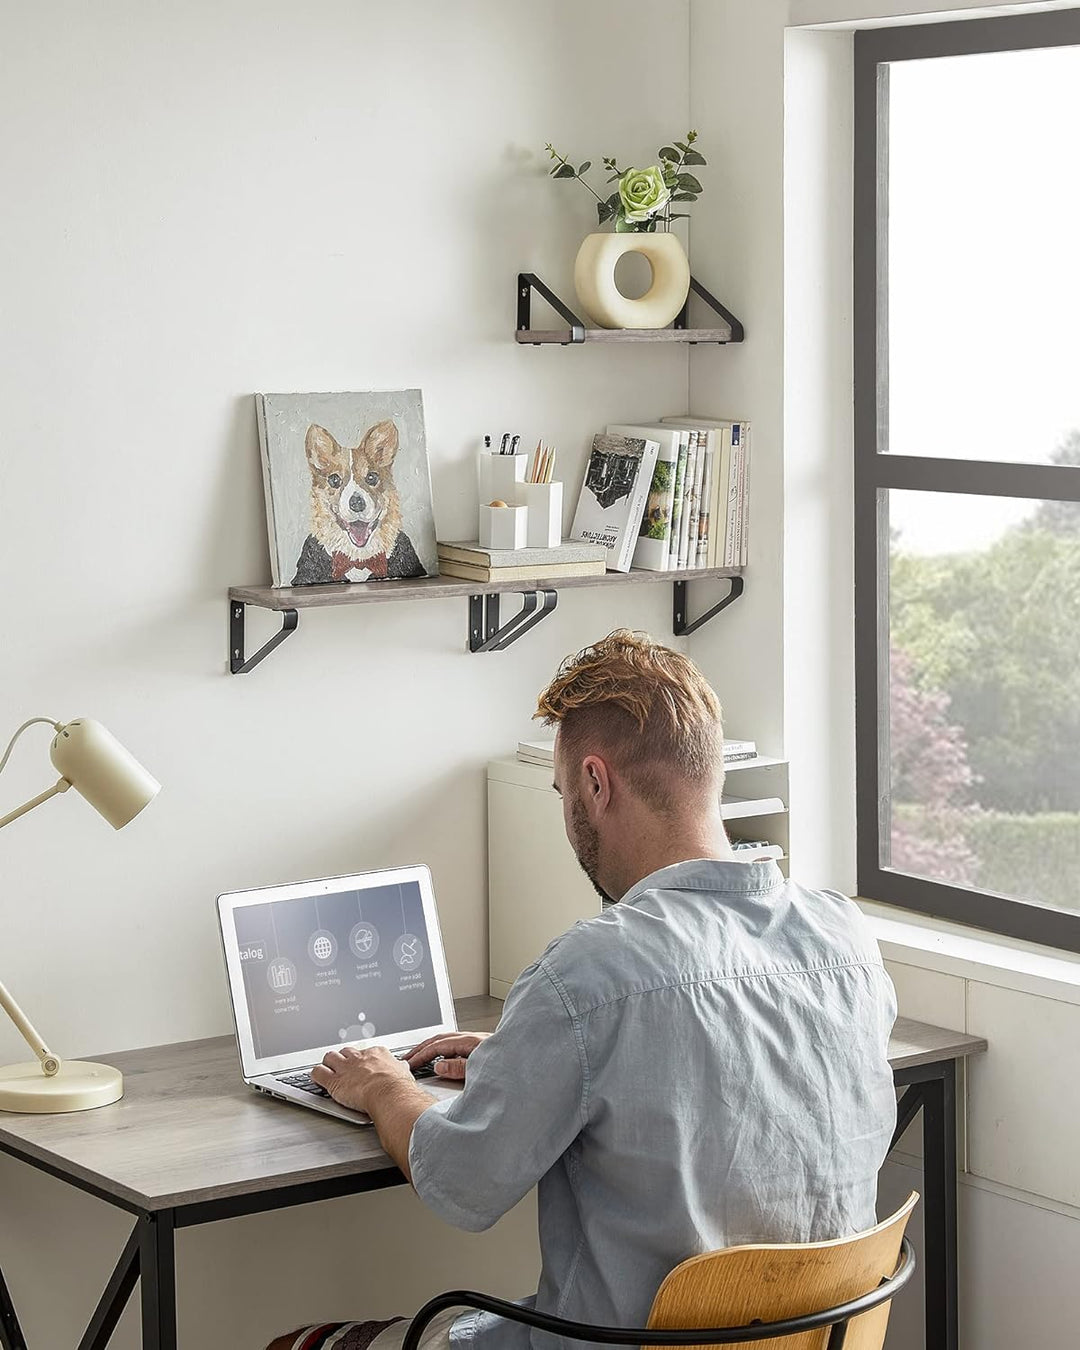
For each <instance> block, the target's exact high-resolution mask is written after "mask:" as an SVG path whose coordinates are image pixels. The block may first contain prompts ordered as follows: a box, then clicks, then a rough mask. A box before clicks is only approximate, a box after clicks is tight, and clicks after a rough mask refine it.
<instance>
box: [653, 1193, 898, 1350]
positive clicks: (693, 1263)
mask: <svg viewBox="0 0 1080 1350" xmlns="http://www.w3.org/2000/svg"><path fill="white" fill-rule="evenodd" d="M918 1199H919V1197H918V1195H917V1194H916V1192H914V1191H912V1193H911V1195H910V1196H908V1199H907V1201H906V1203H905V1204H904V1205H903V1206H902V1207H901V1208H900V1209H898V1210H897V1211H896V1213H895V1214H894V1215H893V1216H892V1218H890V1219H886V1220H885V1222H884V1223H879V1224H878V1225H877V1227H876V1228H870V1229H868V1230H867V1231H866V1232H865V1233H856V1234H855V1235H854V1236H852V1237H847V1238H838V1239H836V1240H835V1241H833V1242H805V1243H790V1244H787V1245H764V1244H762V1245H753V1246H746V1247H727V1248H725V1249H724V1250H723V1251H719V1252H705V1253H704V1254H703V1255H701V1256H692V1257H690V1259H689V1260H688V1261H684V1262H683V1263H682V1264H681V1265H679V1266H676V1267H675V1269H674V1270H673V1271H672V1272H671V1274H670V1275H669V1276H668V1277H667V1279H665V1281H664V1283H663V1284H662V1285H661V1286H660V1288H659V1289H658V1290H657V1292H656V1297H655V1298H654V1299H653V1305H652V1311H651V1312H650V1313H649V1323H648V1324H649V1326H650V1327H657V1328H659V1327H665V1328H676V1327H742V1326H747V1325H749V1324H750V1323H751V1322H753V1321H759V1322H778V1321H780V1320H781V1319H782V1318H786V1317H800V1316H803V1315H804V1314H807V1313H815V1312H822V1311H823V1310H824V1309H826V1308H832V1307H835V1306H837V1305H838V1304H841V1303H846V1302H847V1301H848V1300H849V1299H853V1298H858V1297H860V1295H862V1294H867V1293H869V1292H870V1291H871V1290H873V1289H876V1288H877V1286H878V1285H879V1284H880V1283H881V1281H882V1280H883V1279H885V1278H887V1277H888V1276H890V1275H892V1273H893V1271H894V1270H895V1269H896V1265H897V1262H898V1260H899V1258H900V1243H901V1241H902V1240H903V1237H904V1229H905V1228H906V1227H907V1222H908V1218H909V1217H910V1215H911V1211H912V1209H914V1207H915V1204H916V1202H917V1201H918ZM888 1322H889V1304H888V1303H886V1304H884V1305H883V1306H882V1307H880V1308H875V1309H873V1310H872V1311H871V1312H868V1313H863V1314H862V1316H861V1317H855V1318H853V1319H852V1321H851V1323H850V1324H849V1326H848V1333H847V1339H846V1340H845V1341H844V1350H881V1347H882V1344H883V1343H884V1340H885V1329H886V1327H887V1326H888ZM828 1341H829V1330H828V1328H825V1329H823V1330H819V1331H808V1332H805V1333H802V1334H800V1335H797V1336H785V1337H784V1338H783V1339H777V1338H776V1337H770V1339H769V1340H766V1341H755V1342H753V1350H825V1347H826V1346H827V1345H828ZM713 1350H717V1347H713Z"/></svg>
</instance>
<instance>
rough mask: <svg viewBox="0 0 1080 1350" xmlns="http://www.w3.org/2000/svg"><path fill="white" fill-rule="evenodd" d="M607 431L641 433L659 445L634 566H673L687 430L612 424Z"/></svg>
mask: <svg viewBox="0 0 1080 1350" xmlns="http://www.w3.org/2000/svg"><path fill="white" fill-rule="evenodd" d="M607 431H608V435H609V436H631V437H633V436H640V437H643V438H645V439H646V440H653V441H656V442H657V444H658V445H659V447H660V449H659V450H658V452H657V456H656V466H655V468H654V469H653V476H652V484H651V485H650V487H649V495H648V497H647V498H646V501H645V510H644V511H643V512H642V516H641V526H640V528H639V529H638V541H637V547H636V548H635V549H634V557H633V561H632V564H631V565H632V566H633V567H637V568H641V569H642V570H644V571H647V572H666V571H667V570H668V568H669V567H670V566H671V530H672V524H673V520H674V512H673V505H674V499H675V475H676V473H677V470H678V463H679V447H680V444H681V443H682V440H683V435H684V433H683V432H681V431H680V430H679V429H678V427H661V426H655V427H652V426H609V427H608V429H607Z"/></svg>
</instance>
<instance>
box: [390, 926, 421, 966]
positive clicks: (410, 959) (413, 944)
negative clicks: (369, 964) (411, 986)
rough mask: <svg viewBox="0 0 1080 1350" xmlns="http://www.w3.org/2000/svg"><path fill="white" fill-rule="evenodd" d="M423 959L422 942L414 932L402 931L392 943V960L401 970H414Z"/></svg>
mask: <svg viewBox="0 0 1080 1350" xmlns="http://www.w3.org/2000/svg"><path fill="white" fill-rule="evenodd" d="M423 959H424V944H423V943H422V942H421V941H420V939H419V938H418V937H417V936H416V934H415V933H402V935H401V937H399V938H398V940H397V941H396V942H395V943H394V960H395V961H396V962H397V964H398V965H399V966H400V967H401V969H402V970H406V971H408V970H416V969H417V967H418V966H419V965H420V963H421V962H422V961H423Z"/></svg>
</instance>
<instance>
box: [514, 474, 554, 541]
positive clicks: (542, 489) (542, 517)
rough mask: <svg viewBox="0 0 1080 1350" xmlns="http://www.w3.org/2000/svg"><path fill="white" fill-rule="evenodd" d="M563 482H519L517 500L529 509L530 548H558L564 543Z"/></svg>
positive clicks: (527, 538)
mask: <svg viewBox="0 0 1080 1350" xmlns="http://www.w3.org/2000/svg"><path fill="white" fill-rule="evenodd" d="M562 489H563V485H562V484H561V483H519V484H518V485H517V498H516V500H517V502H518V504H519V505H520V506H526V507H528V509H529V519H528V523H527V525H526V528H525V538H526V541H527V547H528V548H558V546H559V545H560V544H561V543H562Z"/></svg>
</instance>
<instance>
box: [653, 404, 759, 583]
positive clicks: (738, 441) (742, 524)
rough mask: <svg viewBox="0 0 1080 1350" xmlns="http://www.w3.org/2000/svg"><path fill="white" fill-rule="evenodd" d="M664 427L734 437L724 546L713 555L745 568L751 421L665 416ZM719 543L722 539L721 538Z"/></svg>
mask: <svg viewBox="0 0 1080 1350" xmlns="http://www.w3.org/2000/svg"><path fill="white" fill-rule="evenodd" d="M660 421H661V423H662V425H664V426H684V427H692V428H702V427H715V428H716V429H717V430H720V431H722V430H723V429H724V428H727V434H728V436H729V437H730V439H731V466H730V471H729V476H728V489H729V495H728V522H727V529H726V530H725V538H724V548H723V552H722V553H720V552H719V550H717V551H716V552H715V554H714V556H715V557H716V565H717V566H721V565H722V566H724V567H745V566H746V565H747V563H748V561H749V556H750V554H749V547H748V539H749V533H750V531H749V520H750V423H749V422H748V421H746V420H745V419H741V420H737V421H731V420H729V419H727V418H723V417H686V416H682V415H681V414H680V415H678V416H666V417H661V419H660ZM718 543H719V540H718Z"/></svg>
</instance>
